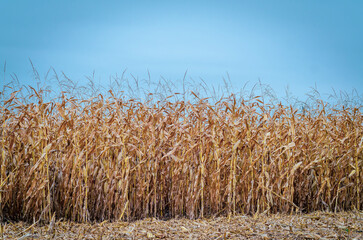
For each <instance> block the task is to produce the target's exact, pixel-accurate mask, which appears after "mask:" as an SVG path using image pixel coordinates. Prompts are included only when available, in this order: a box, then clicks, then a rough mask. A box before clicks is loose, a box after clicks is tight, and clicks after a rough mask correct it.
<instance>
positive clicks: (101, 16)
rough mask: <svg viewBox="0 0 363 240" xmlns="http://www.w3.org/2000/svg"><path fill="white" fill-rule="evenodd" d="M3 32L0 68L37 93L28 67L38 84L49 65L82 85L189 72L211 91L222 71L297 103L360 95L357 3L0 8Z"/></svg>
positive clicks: (361, 34)
mask: <svg viewBox="0 0 363 240" xmlns="http://www.w3.org/2000/svg"><path fill="white" fill-rule="evenodd" d="M0 29H1V30H0V35H1V37H0V66H3V65H4V63H5V61H6V66H7V68H6V72H7V74H8V75H9V74H12V73H16V74H17V76H18V78H19V80H20V82H21V83H22V84H34V80H33V79H32V70H31V66H30V63H29V58H30V59H31V60H32V62H33V63H34V65H35V67H36V68H37V69H38V71H39V73H40V75H41V77H44V76H45V74H46V72H47V70H48V69H49V67H51V66H52V67H54V68H55V70H56V71H57V72H59V73H60V72H61V71H63V72H65V73H66V74H67V75H68V76H69V77H70V78H71V79H72V80H75V81H80V82H82V81H84V82H85V81H86V80H85V77H84V76H85V75H91V74H92V72H93V70H95V73H96V79H97V81H98V82H99V83H101V84H106V83H108V82H109V76H110V75H114V74H116V73H118V74H121V73H122V72H123V70H125V69H127V74H133V75H134V76H137V77H139V78H140V79H142V78H147V76H148V74H147V71H148V70H149V71H150V74H151V77H152V80H154V81H157V80H158V79H159V77H160V76H163V77H165V78H167V79H169V80H171V81H180V79H182V78H183V75H184V72H185V71H186V70H188V78H193V79H196V80H197V79H198V78H199V77H201V78H203V79H204V81H205V82H206V83H207V84H208V85H214V86H218V85H222V84H223V81H222V78H223V77H226V72H228V73H229V76H230V79H231V82H232V85H233V87H234V89H236V90H239V89H240V88H242V87H243V86H244V84H245V83H246V82H249V83H250V84H251V85H253V83H256V82H257V81H258V80H259V79H260V80H261V82H262V83H264V84H268V85H270V86H271V87H272V88H273V89H275V91H276V92H277V93H278V94H279V95H281V94H283V92H284V89H285V87H286V86H289V89H290V91H291V93H292V94H293V95H296V96H298V97H303V96H304V94H305V93H307V92H308V91H309V89H310V87H314V86H315V85H316V86H317V88H318V90H319V91H320V92H321V93H322V94H324V93H331V89H332V88H334V89H335V90H337V91H340V90H343V91H347V92H351V90H352V89H353V88H355V89H356V90H357V92H358V93H359V94H362V93H363V1H358V0H357V1H335V0H329V1H327V0H326V1H312V0H306V1H287V0H286V1H282V0H276V1H272V0H271V1H258V0H257V1H228V0H227V1H187V0H186V1H80V0H79V1H49V0H48V1H45V0H44V1H40V0H33V1H25V0H24V1H19V0H11V1H10V0H7V1H6V0H4V1H1V5H0ZM1 68H2V67H1ZM0 74H1V84H4V81H3V75H4V74H3V72H2V71H1V73H0ZM128 76H130V75H128ZM6 79H8V80H10V77H9V76H6Z"/></svg>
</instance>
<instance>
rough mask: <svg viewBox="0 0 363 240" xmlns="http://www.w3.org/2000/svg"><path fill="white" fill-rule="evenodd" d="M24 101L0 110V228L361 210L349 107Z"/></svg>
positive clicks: (359, 160)
mask: <svg viewBox="0 0 363 240" xmlns="http://www.w3.org/2000/svg"><path fill="white" fill-rule="evenodd" d="M111 93H112V92H111ZM34 97H36V99H37V100H36V101H35V102H34V103H27V104H23V103H21V102H20V101H18V99H17V95H16V94H15V93H14V94H12V95H11V97H9V98H7V99H4V100H3V101H2V104H1V110H0V123H1V130H0V134H1V137H0V141H1V142H0V149H1V183H0V204H1V205H0V216H1V218H2V219H3V220H4V219H10V220H25V221H34V220H37V219H43V220H46V221H50V220H51V219H52V218H56V219H61V218H62V219H66V220H72V221H80V222H88V221H103V220H128V221H131V220H135V219H140V218H145V217H156V218H174V217H188V218H191V219H193V218H203V217H210V216H212V217H213V216H219V215H224V216H233V215H235V214H254V213H256V212H258V213H263V212H265V213H277V212H283V213H292V212H312V211H317V210H328V211H345V210H354V209H357V210H362V208H363V201H362V199H363V191H362V189H363V188H362V185H363V184H362V183H363V173H362V169H363V115H362V112H361V109H360V108H344V107H340V108H336V109H333V108H329V109H327V107H326V105H324V102H321V104H320V105H319V106H317V107H316V108H314V109H309V111H306V112H303V113H302V112H299V111H298V110H297V109H294V108H293V107H291V106H284V105H281V104H280V105H269V104H265V103H264V102H263V101H262V100H261V98H259V97H256V98H255V99H254V101H248V102H247V101H237V100H236V99H234V98H233V97H230V98H228V99H222V100H220V101H219V102H216V103H213V104H210V103H209V102H208V100H207V99H199V100H198V101H196V102H194V103H192V102H190V101H168V100H166V101H160V102H156V103H151V102H143V101H137V100H132V99H130V100H122V99H119V98H116V97H109V98H107V99H106V98H104V97H103V96H102V95H99V96H98V97H95V98H92V99H88V100H78V99H75V98H74V97H67V96H65V95H63V96H62V98H61V99H60V100H59V101H52V102H45V101H43V98H42V96H41V93H39V92H37V91H35V90H34ZM196 97H197V96H196Z"/></svg>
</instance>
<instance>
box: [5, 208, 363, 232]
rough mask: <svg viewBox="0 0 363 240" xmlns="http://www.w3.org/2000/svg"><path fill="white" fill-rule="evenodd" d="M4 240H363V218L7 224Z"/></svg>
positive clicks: (362, 215)
mask: <svg viewBox="0 0 363 240" xmlns="http://www.w3.org/2000/svg"><path fill="white" fill-rule="evenodd" d="M1 232H2V239H363V212H358V211H354V212H343V213H330V212H315V213H311V214H293V215H283V214H274V215H263V214H260V215H255V216H234V217H231V218H230V219H229V218H228V217H218V218H211V219H197V220H189V219H171V220H167V221H163V220H157V219H150V218H148V219H144V220H140V221H134V222H112V223H111V222H107V221H105V222H102V223H93V224H81V223H74V222H64V221H58V222H53V223H51V224H47V225H39V224H36V225H31V224H26V223H22V222H18V223H7V224H2V231H1Z"/></svg>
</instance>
